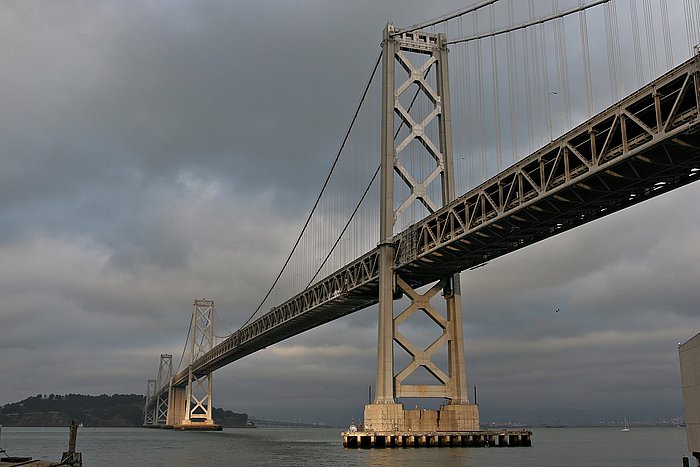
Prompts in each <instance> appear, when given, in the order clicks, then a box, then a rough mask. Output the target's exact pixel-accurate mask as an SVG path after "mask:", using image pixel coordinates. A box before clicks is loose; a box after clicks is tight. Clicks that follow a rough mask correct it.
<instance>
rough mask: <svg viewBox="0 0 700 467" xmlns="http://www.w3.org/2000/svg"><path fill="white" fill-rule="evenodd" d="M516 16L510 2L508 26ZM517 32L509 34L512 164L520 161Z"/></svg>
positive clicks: (511, 1) (511, 0)
mask: <svg viewBox="0 0 700 467" xmlns="http://www.w3.org/2000/svg"><path fill="white" fill-rule="evenodd" d="M514 16H515V14H514V12H513V0H510V1H509V2H508V24H509V25H510V26H512V25H513V24H514V23H515V18H514ZM514 34H516V33H515V32H510V33H508V42H507V46H508V101H509V102H508V104H509V109H508V110H509V112H508V113H509V114H510V151H511V153H512V162H513V163H515V162H516V161H517V160H518V129H517V127H516V121H517V119H516V114H517V113H518V93H517V92H518V88H517V76H516V69H517V64H516V63H515V44H514V38H513V36H514Z"/></svg>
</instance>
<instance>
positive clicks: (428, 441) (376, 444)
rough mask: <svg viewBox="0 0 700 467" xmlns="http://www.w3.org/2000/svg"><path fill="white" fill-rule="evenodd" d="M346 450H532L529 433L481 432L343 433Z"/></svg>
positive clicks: (530, 434) (508, 431)
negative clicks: (496, 448) (492, 448)
mask: <svg viewBox="0 0 700 467" xmlns="http://www.w3.org/2000/svg"><path fill="white" fill-rule="evenodd" d="M341 435H342V437H343V446H344V447H346V448H411V447H416V448H417V447H426V448H428V447H474V448H475V447H523V446H532V432H531V431H529V430H493V431H491V430H484V431H482V430H479V431H460V432H429V433H425V432H423V433H416V432H373V431H371V432H370V431H344V432H343V433H341Z"/></svg>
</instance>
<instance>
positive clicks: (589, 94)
mask: <svg viewBox="0 0 700 467" xmlns="http://www.w3.org/2000/svg"><path fill="white" fill-rule="evenodd" d="M579 24H580V26H581V49H582V50H583V75H584V80H585V84H586V104H588V116H589V117H590V116H593V84H592V80H591V54H590V50H589V44H588V25H587V22H586V12H585V11H581V12H580V13H579Z"/></svg>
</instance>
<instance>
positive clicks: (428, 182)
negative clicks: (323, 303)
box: [364, 24, 479, 431]
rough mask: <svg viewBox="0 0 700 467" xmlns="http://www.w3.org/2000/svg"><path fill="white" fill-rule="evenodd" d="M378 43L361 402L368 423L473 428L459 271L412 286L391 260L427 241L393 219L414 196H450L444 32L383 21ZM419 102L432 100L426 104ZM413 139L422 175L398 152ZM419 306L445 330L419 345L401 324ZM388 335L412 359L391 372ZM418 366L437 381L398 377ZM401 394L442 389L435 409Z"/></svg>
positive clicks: (433, 394) (429, 203) (433, 207)
mask: <svg viewBox="0 0 700 467" xmlns="http://www.w3.org/2000/svg"><path fill="white" fill-rule="evenodd" d="M382 44H383V68H382V110H381V111H382V128H381V131H382V143H381V144H382V159H381V195H380V196H381V199H380V222H381V225H380V240H379V249H380V266H379V269H380V270H379V325H378V328H379V329H378V351H377V375H376V376H377V382H376V398H375V399H374V402H373V403H372V404H368V405H366V406H365V413H364V424H365V430H367V431H404V430H413V431H416V430H420V431H468V430H478V429H479V412H478V408H477V406H476V405H473V404H470V403H469V400H468V397H467V379H466V369H465V364H464V336H463V330H462V311H461V299H460V281H459V274H455V275H451V276H448V277H444V278H442V280H440V281H439V282H437V283H436V284H435V285H434V286H433V287H432V288H431V289H430V290H428V291H427V292H426V293H424V294H421V293H419V292H418V291H417V290H415V289H414V288H413V287H414V284H410V283H407V282H406V281H404V280H403V279H402V277H401V271H399V270H396V269H395V268H394V261H395V255H396V252H397V251H399V248H398V247H399V246H400V247H401V248H400V251H402V253H403V254H406V252H408V254H411V253H410V252H415V251H416V250H417V248H416V246H417V245H418V242H419V241H420V242H425V241H428V240H427V239H420V238H417V235H414V232H413V231H412V230H411V229H410V228H409V229H407V230H406V231H405V232H404V233H402V235H401V236H400V238H397V239H395V238H394V225H395V223H396V220H397V219H398V218H399V217H400V216H401V215H402V214H403V213H404V212H405V211H406V209H407V208H409V207H411V206H413V205H414V203H420V204H418V207H419V209H420V206H422V207H423V208H425V209H426V210H427V211H428V212H429V213H434V212H436V211H437V210H438V209H439V208H440V207H442V206H443V205H445V204H447V203H449V202H450V201H452V200H453V199H454V197H455V188H454V174H453V159H452V129H451V121H450V91H449V82H448V80H449V75H448V68H447V37H446V36H445V35H444V34H437V35H436V34H428V33H425V32H422V31H404V32H402V31H397V30H396V29H395V28H394V26H393V25H391V24H388V25H387V27H386V29H385V30H384V40H383V43H382ZM426 55H427V60H426V59H425V56H426ZM396 63H398V64H399V65H400V67H401V68H402V69H403V70H404V71H405V74H404V75H407V78H406V79H405V80H403V81H402V80H401V79H398V76H397V74H396V66H395V65H396ZM414 63H418V65H416V64H414ZM429 76H430V79H428V77H429ZM397 79H398V81H397ZM431 83H435V85H434V86H433V85H432V84H431ZM397 84H398V87H397ZM414 85H415V86H414ZM409 89H415V90H416V91H415V93H416V95H415V97H413V99H412V100H411V96H408V94H409V93H408V92H407V91H409ZM416 99H421V101H422V102H423V103H424V105H423V110H422V114H421V115H416V114H417V113H418V112H417V111H415V109H412V106H413V103H414V102H416ZM425 103H427V104H428V107H429V109H428V110H427V112H426V110H425ZM412 110H414V111H413V112H412ZM397 137H398V138H397ZM431 137H432V138H433V139H437V141H433V140H432V139H431ZM412 143H418V144H412ZM409 147H413V148H415V149H414V150H413V151H416V150H418V149H419V150H421V152H422V154H419V157H423V159H425V160H424V162H423V166H422V167H425V166H429V167H432V170H431V169H429V171H428V172H429V173H428V175H427V176H423V177H422V179H421V174H420V173H417V170H416V167H415V164H413V165H409V162H410V159H408V158H410V157H411V156H410V155H409V156H406V153H409V152H411V151H404V150H405V149H407V148H409ZM402 156H403V157H402ZM431 164H434V165H431ZM412 171H413V172H414V173H412ZM424 173H425V172H424ZM395 178H397V179H400V180H402V181H403V182H404V183H405V184H406V185H407V186H408V188H409V189H410V194H409V195H408V196H407V197H406V199H404V200H399V201H400V203H396V204H395V202H394V181H395ZM434 183H435V184H440V185H439V188H440V189H439V190H438V189H436V188H433V186H434V185H433V184H434ZM436 193H437V195H436ZM431 195H432V196H435V197H437V196H440V198H441V199H439V200H434V199H432V198H431ZM438 202H439V203H440V204H438ZM395 206H398V207H395ZM395 242H396V243H395ZM438 292H441V295H442V297H443V299H444V303H445V305H444V306H445V309H446V315H443V314H442V313H440V311H439V310H438V307H436V306H434V304H432V303H431V299H433V298H435V299H436V300H437V294H438ZM402 294H405V295H406V296H407V297H408V298H409V299H410V301H411V304H410V306H409V307H408V308H406V309H405V310H403V311H401V312H400V313H398V314H396V315H395V314H394V305H393V304H394V298H395V297H397V296H400V295H402ZM440 308H441V307H440ZM417 311H422V312H423V313H425V314H426V315H427V316H428V317H429V318H430V319H431V320H432V321H433V322H435V324H436V325H437V326H438V327H439V328H440V331H441V334H440V336H439V337H438V338H437V339H436V340H435V341H434V342H432V343H431V344H430V345H428V347H427V348H425V349H423V348H420V347H419V346H417V345H415V344H414V343H412V342H411V341H410V340H409V339H407V338H406V337H405V336H404V335H403V334H402V333H401V331H400V327H401V325H402V323H404V322H405V321H406V320H407V319H408V318H410V317H411V316H412V315H414V314H415V313H416V312H417ZM394 342H396V344H398V346H400V347H401V348H402V349H403V350H405V351H406V352H407V353H408V355H409V358H410V362H409V364H408V365H407V366H406V367H405V368H403V369H402V370H401V371H399V372H398V373H395V372H394V351H393V350H394ZM445 347H447V360H448V361H447V370H446V372H445V371H443V369H441V368H440V367H439V366H438V365H437V364H436V363H435V362H434V361H433V359H434V358H435V356H436V353H437V352H438V351H440V350H443V349H445ZM420 367H422V368H423V369H425V370H427V373H428V374H429V375H431V376H432V377H434V379H435V382H436V383H437V384H406V383H404V381H406V379H407V378H408V377H409V376H411V375H412V374H413V373H414V372H415V371H416V370H417V369H419V368H420ZM400 397H413V398H424V397H430V398H443V399H446V400H447V401H448V403H447V404H445V405H443V406H442V407H441V408H440V410H439V411H425V410H424V411H413V410H404V409H403V405H402V404H398V403H397V398H400Z"/></svg>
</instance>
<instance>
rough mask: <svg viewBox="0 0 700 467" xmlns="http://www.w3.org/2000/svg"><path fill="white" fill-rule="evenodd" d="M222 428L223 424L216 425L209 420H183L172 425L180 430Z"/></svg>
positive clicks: (213, 429)
mask: <svg viewBox="0 0 700 467" xmlns="http://www.w3.org/2000/svg"><path fill="white" fill-rule="evenodd" d="M223 429H224V427H223V426H221V425H217V424H216V423H214V422H211V421H206V422H192V421H187V420H183V421H182V422H180V423H176V424H175V425H173V430H181V431H221V430H223Z"/></svg>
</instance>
